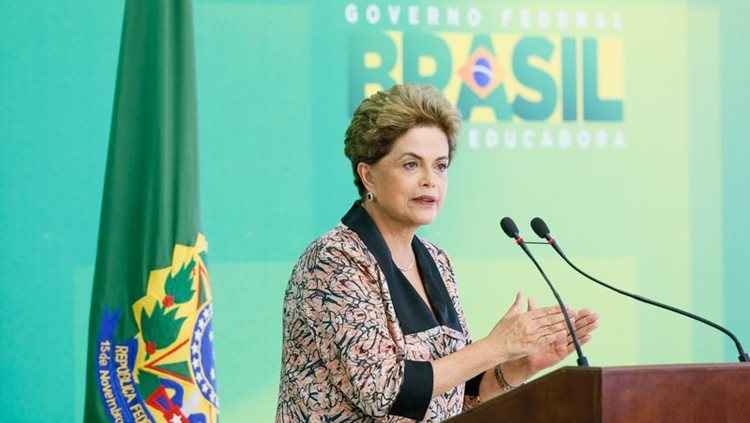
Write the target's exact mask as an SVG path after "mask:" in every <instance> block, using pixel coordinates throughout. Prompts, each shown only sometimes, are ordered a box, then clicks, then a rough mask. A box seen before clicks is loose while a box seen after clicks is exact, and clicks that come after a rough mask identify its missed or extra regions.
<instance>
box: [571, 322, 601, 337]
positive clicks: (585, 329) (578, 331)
mask: <svg viewBox="0 0 750 423" xmlns="http://www.w3.org/2000/svg"><path fill="white" fill-rule="evenodd" d="M598 327H599V326H598V325H597V324H596V323H592V324H590V325H588V326H584V327H582V328H580V329H576V334H580V335H581V336H584V335H588V334H590V333H591V332H593V331H594V330H595V329H596V328H598Z"/></svg>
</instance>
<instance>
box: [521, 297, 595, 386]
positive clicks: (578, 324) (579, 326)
mask: <svg viewBox="0 0 750 423" xmlns="http://www.w3.org/2000/svg"><path fill="white" fill-rule="evenodd" d="M535 309H536V308H535V307H534V303H533V302H532V301H531V300H529V307H528V310H529V311H532V310H535ZM569 315H570V319H571V323H573V327H574V328H575V331H576V336H577V337H578V342H580V344H581V345H583V344H585V343H587V342H588V341H589V340H590V339H591V332H593V331H594V329H596V328H597V327H598V322H599V316H598V315H597V314H596V313H594V312H592V311H590V310H587V309H582V310H579V311H577V312H576V311H573V312H570V313H569ZM573 319H575V321H573ZM573 351H575V346H574V345H573V338H571V337H570V335H567V332H566V336H565V338H563V339H557V340H556V342H553V343H549V344H546V345H545V346H544V347H543V348H540V349H538V350H537V351H535V352H533V353H531V354H529V355H527V356H526V357H524V358H523V359H522V360H521V361H522V362H524V363H523V367H525V368H526V372H527V375H526V377H527V378H528V377H529V376H531V375H533V374H534V373H536V372H538V371H540V370H542V369H546V368H547V367H550V366H554V365H555V364H557V363H559V362H560V361H562V360H563V359H564V358H565V357H567V356H568V355H570V353H572V352H573Z"/></svg>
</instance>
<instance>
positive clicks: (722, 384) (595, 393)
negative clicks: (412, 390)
mask: <svg viewBox="0 0 750 423" xmlns="http://www.w3.org/2000/svg"><path fill="white" fill-rule="evenodd" d="M448 422H450V423H479V422H482V423H487V422H521V423H532V422H539V423H541V422H544V423H554V422H575V423H585V422H605V423H615V422H618V423H619V422H623V423H634V422H638V423H649V422H711V423H713V422H750V363H749V364H688V365H666V366H634V367H587V368H581V367H563V368H561V369H558V370H556V371H554V372H552V373H550V374H548V375H545V376H543V377H541V378H539V379H537V380H534V381H532V382H530V383H528V384H526V385H524V386H521V387H519V388H517V389H515V390H513V391H511V392H508V393H506V394H504V395H501V396H499V397H497V398H494V399H492V400H491V401H488V402H486V403H484V404H481V405H479V406H478V407H475V408H473V409H471V410H469V411H467V412H466V413H463V414H461V415H458V416H456V417H454V418H452V419H450V420H448Z"/></svg>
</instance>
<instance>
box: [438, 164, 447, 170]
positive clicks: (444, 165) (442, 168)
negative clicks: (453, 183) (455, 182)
mask: <svg viewBox="0 0 750 423" xmlns="http://www.w3.org/2000/svg"><path fill="white" fill-rule="evenodd" d="M437 169H438V170H439V171H441V172H445V171H447V170H448V163H438V164H437Z"/></svg>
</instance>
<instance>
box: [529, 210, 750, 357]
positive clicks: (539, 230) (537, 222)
mask: <svg viewBox="0 0 750 423" xmlns="http://www.w3.org/2000/svg"><path fill="white" fill-rule="evenodd" d="M531 229H533V230H534V233H536V234H537V235H538V236H539V237H540V238H542V239H546V240H547V243H548V244H549V245H551V246H552V248H554V250H555V251H556V252H557V254H559V255H560V257H562V259H563V260H565V262H566V263H568V265H570V267H572V268H573V269H574V270H575V271H576V272H578V273H580V274H581V275H583V276H585V277H586V278H588V279H590V280H592V281H594V282H596V283H597V284H599V285H601V286H603V287H605V288H607V289H610V290H612V291H615V292H617V293H618V294H622V295H625V296H626V297H630V298H632V299H634V300H637V301H640V302H643V303H646V304H650V305H652V306H656V307H659V308H663V309H665V310H669V311H671V312H674V313H677V314H681V315H683V316H685V317H689V318H691V319H693V320H697V321H699V322H701V323H703V324H706V325H708V326H711V327H712V328H714V329H717V330H719V331H721V332H723V333H724V334H726V335H727V336H729V337H730V338H732V341H734V345H735V347H736V348H737V353H738V354H739V357H738V358H739V360H740V362H747V361H750V357H748V355H747V353H746V352H745V350H744V349H743V348H742V344H740V341H739V340H738V339H737V337H736V336H734V334H733V333H732V332H730V331H729V330H728V329H726V328H724V327H722V326H720V325H718V324H716V323H714V322H712V321H710V320H708V319H704V318H703V317H700V316H697V315H695V314H693V313H690V312H687V311H684V310H680V309H679V308H677V307H672V306H670V305H667V304H662V303H660V302H658V301H654V300H651V299H648V298H646V297H642V296H640V295H637V294H631V293H630V292H627V291H624V290H622V289H619V288H615V287H614V286H612V285H609V284H607V283H604V282H602V281H600V280H599V279H597V278H595V277H593V276H591V275H589V274H588V273H586V272H584V271H583V270H581V269H579V268H578V266H576V265H575V264H573V262H571V261H570V260H569V259H568V257H567V256H566V255H565V253H563V251H562V248H560V244H558V242H557V241H555V239H554V238H552V235H550V230H549V228H548V227H547V224H546V223H544V220H542V219H541V218H539V217H535V218H533V219H531Z"/></svg>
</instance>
